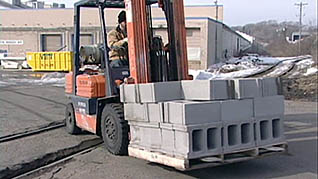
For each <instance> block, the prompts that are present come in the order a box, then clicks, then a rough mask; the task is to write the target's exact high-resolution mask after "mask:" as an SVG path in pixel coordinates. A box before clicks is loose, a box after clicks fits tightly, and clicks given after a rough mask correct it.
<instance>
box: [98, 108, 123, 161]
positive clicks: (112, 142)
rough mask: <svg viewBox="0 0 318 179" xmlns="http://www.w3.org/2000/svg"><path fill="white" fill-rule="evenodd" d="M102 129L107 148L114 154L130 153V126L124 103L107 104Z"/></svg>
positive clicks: (103, 114) (102, 119)
mask: <svg viewBox="0 0 318 179" xmlns="http://www.w3.org/2000/svg"><path fill="white" fill-rule="evenodd" d="M101 125H102V126H101V130H102V136H103V140H104V143H105V146H106V149H107V150H108V151H109V152H110V153H112V154H114V155H127V154H128V144H129V139H128V131H129V126H128V123H127V121H125V119H124V110H123V105H122V104H117V103H112V104H107V105H106V106H105V107H104V109H103V112H102V118H101Z"/></svg>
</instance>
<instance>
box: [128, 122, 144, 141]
mask: <svg viewBox="0 0 318 179" xmlns="http://www.w3.org/2000/svg"><path fill="white" fill-rule="evenodd" d="M129 127H130V144H133V145H140V144H141V143H140V142H141V132H142V131H141V129H140V127H139V126H138V125H133V124H131V125H129Z"/></svg>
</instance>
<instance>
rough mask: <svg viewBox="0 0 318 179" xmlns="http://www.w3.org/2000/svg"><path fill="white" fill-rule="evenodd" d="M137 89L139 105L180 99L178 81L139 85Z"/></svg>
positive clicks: (179, 83) (179, 84)
mask: <svg viewBox="0 0 318 179" xmlns="http://www.w3.org/2000/svg"><path fill="white" fill-rule="evenodd" d="M137 88H138V89H137V91H139V97H140V102H141V103H156V102H163V101H171V100H181V99H182V93H181V82H180V81H174V82H160V83H147V84H139V85H138V86H137Z"/></svg>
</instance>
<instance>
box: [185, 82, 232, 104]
mask: <svg viewBox="0 0 318 179" xmlns="http://www.w3.org/2000/svg"><path fill="white" fill-rule="evenodd" d="M181 85H182V92H183V98H184V99H185V100H207V101H211V100H221V99H229V98H230V96H229V87H228V86H229V84H228V80H193V81H182V82H181Z"/></svg>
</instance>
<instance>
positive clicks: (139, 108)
mask: <svg viewBox="0 0 318 179" xmlns="http://www.w3.org/2000/svg"><path fill="white" fill-rule="evenodd" d="M146 112H147V106H146V105H145V104H138V103H125V104H124V115H125V120H127V121H143V122H148V121H149V120H148V118H147V114H146Z"/></svg>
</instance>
